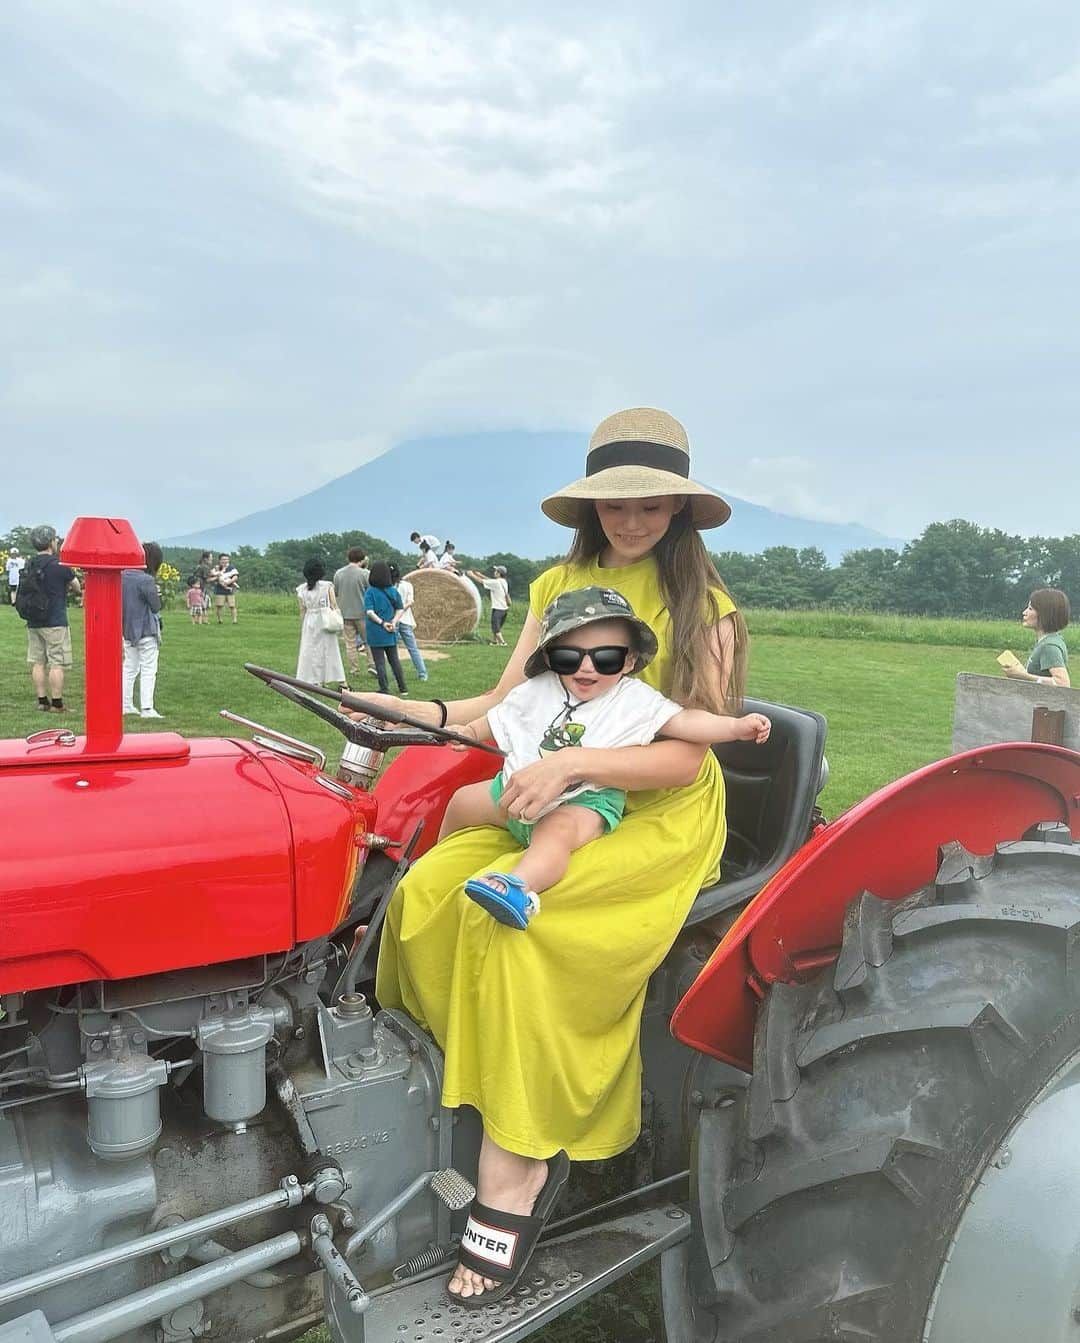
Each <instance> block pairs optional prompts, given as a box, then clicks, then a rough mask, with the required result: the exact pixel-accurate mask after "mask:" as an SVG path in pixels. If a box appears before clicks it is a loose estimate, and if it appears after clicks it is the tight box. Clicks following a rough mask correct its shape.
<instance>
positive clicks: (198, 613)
mask: <svg viewBox="0 0 1080 1343" xmlns="http://www.w3.org/2000/svg"><path fill="white" fill-rule="evenodd" d="M205 602H206V599H205V598H204V596H203V590H202V580H201V579H198V578H193V579H192V580H191V587H189V588H188V590H187V608H188V611H189V613H190V615H191V623H192V624H193V625H205V624H206V604H205Z"/></svg>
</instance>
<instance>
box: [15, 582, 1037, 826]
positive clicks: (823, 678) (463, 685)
mask: <svg viewBox="0 0 1080 1343" xmlns="http://www.w3.org/2000/svg"><path fill="white" fill-rule="evenodd" d="M523 612H524V605H523V604H518V605H516V606H515V607H514V608H513V611H512V620H511V623H510V625H509V626H508V629H507V633H508V635H509V637H510V638H511V639H513V637H514V634H515V633H516V630H517V628H518V627H519V625H520V621H521V620H522V619H523ZM71 614H72V639H73V643H74V645H75V661H76V666H75V667H74V668H73V670H72V671H71V673H70V674H69V677H68V683H67V690H66V699H67V702H68V704H69V706H70V708H71V710H72V712H71V713H70V714H69V715H68V718H67V721H68V722H69V723H70V724H71V725H72V726H73V727H75V728H76V729H77V730H78V729H80V728H81V723H82V709H83V677H82V613H81V611H78V610H73V611H72V613H71ZM748 618H749V622H750V628H751V633H752V635H753V648H752V652H751V662H750V689H751V693H753V694H755V695H758V696H760V697H761V698H763V699H774V700H780V701H782V702H785V703H788V704H795V705H801V706H805V707H807V708H812V709H816V710H817V711H818V712H819V713H822V714H824V715H825V717H826V718H827V719H828V721H829V744H828V752H829V762H830V765H831V767H832V778H831V781H830V783H829V787H828V790H827V792H826V793H825V795H824V797H823V804H824V806H825V809H826V811H828V812H829V813H830V814H833V815H835V814H836V813H837V812H839V811H841V810H843V809H844V808H846V807H849V806H851V804H852V803H853V802H856V801H858V800H859V799H860V798H862V797H865V796H866V794H867V793H869V792H872V791H873V790H874V789H875V788H878V787H880V786H881V785H882V784H884V783H887V782H889V781H890V780H891V779H895V778H898V777H899V776H900V775H902V774H904V773H906V772H907V771H909V770H911V769H914V768H916V767H917V766H919V765H922V764H925V763H926V762H928V761H930V760H934V759H937V758H939V757H940V756H942V755H944V754H946V753H947V752H948V748H949V738H950V732H951V720H952V696H953V682H954V679H955V676H956V673H957V672H959V671H987V672H992V671H996V667H995V664H994V661H993V657H994V654H995V653H997V652H998V651H999V650H1000V649H1001V648H1003V647H1005V646H1006V645H1008V644H1010V643H1011V644H1012V645H1013V646H1014V647H1015V648H1017V650H1018V651H1021V652H1022V651H1023V649H1024V648H1025V647H1026V644H1025V642H1024V640H1023V637H1022V636H1019V637H1018V634H1019V632H1018V631H1017V629H1016V628H1015V626H1009V625H1006V624H1004V623H1001V624H996V623H993V622H974V621H973V622H970V628H962V624H963V622H959V621H948V622H939V621H923V622H916V621H912V620H905V621H899V620H898V619H895V618H889V617H865V616H864V617H850V616H846V615H843V614H839V613H831V612H826V613H815V612H794V613H791V612H761V613H754V612H751V613H750V614H749V617H748ZM758 624H760V626H761V632H757V631H758ZM165 625H166V628H165V641H164V644H163V646H162V651H161V664H160V670H159V676H158V692H157V707H158V709H159V710H160V711H161V712H162V713H163V714H164V715H165V720H164V721H163V722H161V723H156V722H155V723H150V722H145V723H144V722H141V721H139V720H137V719H128V720H127V723H128V725H129V728H130V730H131V731H136V732H137V731H144V730H154V731H158V730H161V729H165V728H168V729H174V730H176V731H179V732H183V733H187V734H190V735H208V734H220V733H221V732H222V731H223V729H224V728H226V726H227V725H226V724H224V723H222V721H221V720H220V719H219V718H218V716H217V714H218V710H219V709H221V708H229V709H232V710H233V711H234V712H236V713H239V714H243V715H244V716H245V717H248V718H253V719H255V720H256V721H258V722H263V723H268V724H271V725H273V726H276V727H278V728H280V729H282V730H283V731H285V732H290V733H293V734H295V735H297V736H300V737H304V738H305V739H307V740H309V741H313V742H315V743H317V744H318V745H321V746H323V747H324V748H325V749H326V750H327V751H328V753H330V755H331V758H333V756H334V755H335V754H336V752H337V750H338V749H339V745H340V739H339V738H338V737H337V734H336V733H335V732H334V731H333V729H331V728H328V727H324V726H323V725H322V724H321V723H320V722H319V721H318V720H317V719H315V718H313V717H312V716H311V715H309V714H307V713H305V712H304V711H303V710H301V709H298V708H295V707H294V706H292V705H290V704H288V703H286V702H285V701H284V700H281V699H279V698H278V697H277V696H275V695H273V693H272V692H271V691H268V690H267V689H266V688H265V687H264V686H262V685H261V684H260V683H259V682H257V681H255V680H254V679H253V678H252V677H250V676H248V675H247V674H246V673H245V672H244V671H243V669H242V664H243V663H244V662H245V661H251V662H258V663H261V664H263V665H264V666H270V667H276V668H280V669H281V670H282V671H286V672H292V671H294V670H295V667H296V649H297V642H298V639H299V619H298V617H297V616H296V615H295V614H294V612H293V608H292V606H291V605H290V599H288V598H285V597H276V596H262V595H253V596H248V597H247V598H246V599H245V598H241V606H240V623H239V624H238V625H236V626H235V627H234V626H232V625H231V624H225V625H221V626H218V625H216V624H214V623H211V624H210V625H207V626H205V627H201V628H195V627H193V626H192V625H191V623H190V621H189V620H188V618H187V616H186V615H185V614H184V613H183V612H181V611H176V612H168V613H167V614H166V618H165ZM942 626H944V627H945V630H944V631H943V629H942ZM765 631H768V632H765ZM920 631H921V632H922V633H923V634H924V635H925V636H926V637H927V639H928V640H929V642H926V643H921V642H915V640H916V639H917V638H918V636H919V634H920ZM946 631H947V632H948V633H950V634H952V635H953V637H954V638H955V639H956V642H954V643H942V642H940V639H941V637H942V634H943V633H944V632H946ZM875 634H882V635H891V636H893V637H892V639H890V638H886V637H882V638H875V637H873V636H874V635H875ZM849 635H850V637H848V636H849ZM25 644H26V637H25V626H24V625H23V623H22V621H21V620H20V619H19V617H18V616H17V615H16V613H15V612H14V611H13V610H11V609H10V608H5V609H0V736H5V737H7V736H23V735H25V734H26V733H28V732H33V731H36V730H37V729H39V728H41V727H43V726H48V725H51V724H54V723H58V722H59V721H60V720H59V719H58V718H54V717H50V716H46V715H45V714H41V713H39V712H38V711H37V707H36V702H35V700H34V697H33V694H32V691H31V687H30V680H29V676H28V674H27V669H26V665H25ZM440 651H441V652H443V653H445V654H446V655H447V656H445V657H444V658H442V659H440V660H432V662H431V664H430V667H429V670H430V673H431V679H430V680H429V681H428V682H427V684H426V685H421V684H420V683H419V682H418V681H417V680H416V677H415V674H414V673H413V670H412V667H411V665H410V664H409V662H408V658H407V657H405V656H404V655H403V658H402V660H403V664H404V665H405V668H406V677H407V679H408V681H409V685H410V689H411V690H412V692H413V694H414V695H415V696H416V697H417V698H422V697H423V696H424V695H427V694H430V695H437V696H439V697H440V698H442V699H452V698H454V697H455V696H458V695H466V694H472V693H475V692H477V691H479V690H481V689H483V688H485V687H486V686H489V685H491V684H492V683H493V682H494V681H495V680H496V679H497V677H498V675H499V673H500V671H501V669H502V667H503V665H504V663H505V660H506V656H507V650H505V649H501V648H495V647H492V646H491V645H489V644H487V643H484V642H481V641H477V642H474V643H462V644H455V645H452V646H450V647H447V648H445V649H442V650H440ZM361 685H362V686H366V687H368V688H373V687H374V679H373V678H371V677H363V678H362V681H361Z"/></svg>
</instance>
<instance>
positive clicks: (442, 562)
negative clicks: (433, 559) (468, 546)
mask: <svg viewBox="0 0 1080 1343" xmlns="http://www.w3.org/2000/svg"><path fill="white" fill-rule="evenodd" d="M439 568H440V569H455V568H457V556H456V555H455V554H454V552H453V551H452V550H448V551H447V552H446V554H445V555H440V556H439Z"/></svg>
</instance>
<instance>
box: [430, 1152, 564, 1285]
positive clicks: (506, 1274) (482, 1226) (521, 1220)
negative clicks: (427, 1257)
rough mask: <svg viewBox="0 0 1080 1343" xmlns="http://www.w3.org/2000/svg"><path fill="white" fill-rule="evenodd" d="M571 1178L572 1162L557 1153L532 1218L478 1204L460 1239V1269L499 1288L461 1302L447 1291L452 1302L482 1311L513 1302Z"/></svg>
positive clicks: (476, 1203)
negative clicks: (512, 1295)
mask: <svg viewBox="0 0 1080 1343" xmlns="http://www.w3.org/2000/svg"><path fill="white" fill-rule="evenodd" d="M569 1175H570V1158H569V1157H568V1156H567V1155H566V1153H565V1152H556V1154H555V1155H554V1156H553V1157H552V1158H551V1159H550V1160H549V1161H548V1177H547V1180H546V1181H545V1183H544V1187H543V1189H541V1190H540V1193H539V1194H538V1195H537V1198H536V1202H535V1203H534V1204H533V1210H532V1212H531V1213H530V1214H529V1215H528V1216H527V1217H523V1216H519V1215H518V1214H517V1213H512V1212H500V1211H499V1210H498V1209H497V1208H489V1207H488V1206H487V1205H486V1204H484V1203H480V1202H479V1201H474V1202H473V1205H472V1208H471V1209H470V1210H469V1220H468V1221H467V1222H466V1223H465V1230H464V1231H463V1232H462V1233H461V1249H460V1252H459V1254H458V1263H459V1264H461V1265H462V1266H463V1267H464V1268H471V1269H472V1271H473V1272H474V1273H479V1274H480V1275H481V1276H482V1277H485V1278H491V1279H492V1280H493V1281H494V1282H495V1283H497V1284H498V1285H497V1286H496V1287H494V1288H493V1289H492V1290H491V1291H490V1292H482V1293H481V1294H480V1295H479V1296H459V1295H458V1294H457V1293H456V1292H451V1291H450V1290H449V1288H448V1289H447V1293H446V1294H447V1296H448V1297H449V1298H450V1300H451V1301H456V1302H457V1304H458V1305H461V1306H468V1307H469V1308H470V1309H477V1308H478V1307H480V1306H489V1305H492V1304H493V1303H494V1302H496V1301H502V1300H503V1298H504V1297H506V1296H509V1294H510V1293H511V1292H512V1291H513V1290H514V1288H515V1287H516V1286H517V1284H518V1280H519V1279H520V1277H521V1275H522V1273H524V1272H525V1266H526V1265H527V1264H528V1262H529V1259H530V1257H531V1255H532V1252H533V1250H535V1249H536V1242H537V1241H538V1240H539V1239H540V1233H541V1232H542V1231H543V1229H544V1227H545V1225H546V1224H547V1221H548V1218H549V1217H550V1216H551V1213H552V1210H553V1208H554V1207H555V1204H556V1203H557V1202H558V1200H559V1195H560V1194H561V1193H562V1191H563V1188H564V1186H565V1184H566V1181H567V1179H568V1178H569Z"/></svg>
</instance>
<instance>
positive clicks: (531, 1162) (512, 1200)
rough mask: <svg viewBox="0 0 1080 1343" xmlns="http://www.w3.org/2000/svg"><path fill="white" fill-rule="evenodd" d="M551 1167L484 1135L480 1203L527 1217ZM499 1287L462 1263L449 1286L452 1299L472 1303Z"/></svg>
mask: <svg viewBox="0 0 1080 1343" xmlns="http://www.w3.org/2000/svg"><path fill="white" fill-rule="evenodd" d="M547 1175H548V1164H547V1162H546V1161H538V1160H536V1159H535V1158H534V1157H528V1156H518V1154H517V1153H516V1152H508V1151H507V1150H506V1148H505V1147H500V1146H499V1144H498V1143H496V1142H493V1141H492V1139H491V1138H489V1137H488V1135H487V1134H486V1133H485V1134H484V1141H483V1143H482V1144H481V1146H480V1169H479V1173H478V1175H477V1180H476V1197H477V1200H478V1201H479V1202H480V1203H486V1204H487V1206H488V1207H489V1208H497V1209H498V1210H499V1211H500V1212H512V1213H517V1214H518V1215H520V1216H523V1217H527V1216H528V1215H529V1213H531V1212H532V1210H533V1205H534V1204H535V1203H536V1200H537V1198H538V1197H539V1194H540V1191H541V1189H543V1187H544V1184H545V1183H546V1181H547ZM497 1286H498V1283H496V1282H495V1280H494V1279H493V1278H485V1277H484V1276H483V1275H482V1274H480V1273H474V1272H473V1270H472V1269H471V1268H465V1267H464V1266H463V1265H461V1264H458V1266H457V1268H456V1269H454V1274H453V1277H452V1278H451V1279H450V1281H449V1282H448V1283H447V1291H448V1292H449V1293H450V1295H451V1296H458V1297H461V1299H462V1300H468V1299H469V1298H470V1297H476V1296H483V1295H484V1293H485V1292H490V1291H493V1290H494V1289H495V1288H496V1287H497Z"/></svg>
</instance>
